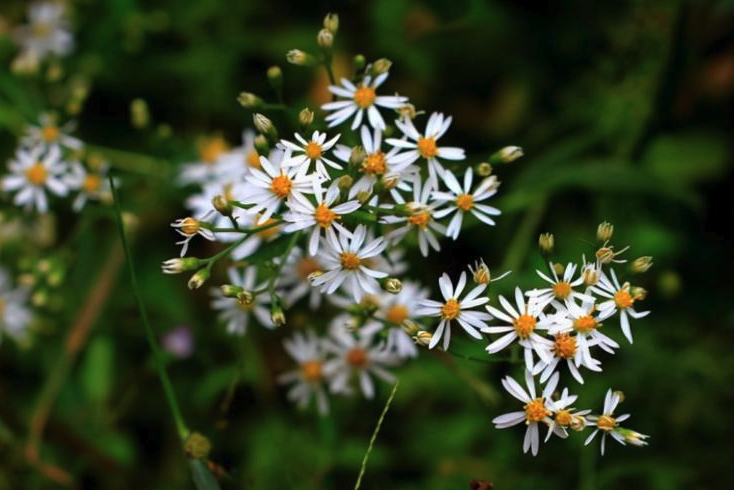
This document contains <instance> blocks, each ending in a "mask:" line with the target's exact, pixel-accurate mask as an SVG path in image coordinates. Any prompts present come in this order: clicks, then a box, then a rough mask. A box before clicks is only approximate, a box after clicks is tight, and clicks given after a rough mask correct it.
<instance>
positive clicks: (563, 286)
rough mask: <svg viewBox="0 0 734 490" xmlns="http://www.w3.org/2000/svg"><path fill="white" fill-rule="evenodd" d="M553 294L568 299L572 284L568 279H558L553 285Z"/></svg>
mask: <svg viewBox="0 0 734 490" xmlns="http://www.w3.org/2000/svg"><path fill="white" fill-rule="evenodd" d="M553 294H555V295H556V298H558V299H566V298H568V297H569V296H570V295H571V285H570V284H569V283H567V282H566V281H558V282H557V283H555V284H554V285H553Z"/></svg>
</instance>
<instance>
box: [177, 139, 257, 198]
mask: <svg viewBox="0 0 734 490" xmlns="http://www.w3.org/2000/svg"><path fill="white" fill-rule="evenodd" d="M197 151H198V156H199V159H198V161H195V162H192V163H187V164H185V165H184V166H183V167H182V168H181V171H180V173H179V176H178V182H179V183H180V184H182V185H186V184H198V185H201V186H204V185H207V184H211V183H220V182H222V181H235V180H236V179H239V178H240V177H241V175H237V176H236V178H234V179H225V175H226V174H227V173H229V172H231V169H232V167H233V166H234V165H240V164H241V159H242V156H241V155H239V154H237V153H234V152H231V151H230V148H229V145H228V144H227V142H226V141H225V139H224V138H223V137H222V136H218V135H215V136H210V137H207V138H202V139H200V140H199V141H198V142H197Z"/></svg>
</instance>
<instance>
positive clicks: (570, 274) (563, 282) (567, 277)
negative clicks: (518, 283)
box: [525, 262, 595, 310]
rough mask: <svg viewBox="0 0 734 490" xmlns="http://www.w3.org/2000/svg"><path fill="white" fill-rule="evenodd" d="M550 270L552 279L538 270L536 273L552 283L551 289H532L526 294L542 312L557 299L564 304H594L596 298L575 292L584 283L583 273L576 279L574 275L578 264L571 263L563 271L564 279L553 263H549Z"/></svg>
mask: <svg viewBox="0 0 734 490" xmlns="http://www.w3.org/2000/svg"><path fill="white" fill-rule="evenodd" d="M548 268H549V269H550V271H551V274H552V275H553V278H552V279H551V278H550V277H548V276H547V275H545V274H543V273H542V272H541V271H539V270H536V271H535V272H537V273H538V275H539V276H540V277H541V279H543V280H544V281H546V282H548V283H550V285H551V287H549V288H543V289H531V290H530V291H528V292H526V293H525V294H527V295H528V297H530V301H531V302H532V303H537V308H538V309H540V310H542V309H543V308H545V307H546V306H547V305H548V304H550V303H551V302H552V301H553V300H555V299H557V300H559V301H564V302H570V301H574V300H579V301H582V302H585V303H594V301H595V298H594V296H592V295H589V294H585V293H580V292H578V291H576V290H574V288H575V287H577V286H580V285H582V284H583V283H584V275H583V273H582V274H579V277H577V278H576V279H574V275H575V274H576V264H572V263H569V264H568V265H567V266H566V267H565V269H564V270H563V278H559V277H558V274H557V273H556V269H555V267H553V264H552V263H550V262H549V263H548Z"/></svg>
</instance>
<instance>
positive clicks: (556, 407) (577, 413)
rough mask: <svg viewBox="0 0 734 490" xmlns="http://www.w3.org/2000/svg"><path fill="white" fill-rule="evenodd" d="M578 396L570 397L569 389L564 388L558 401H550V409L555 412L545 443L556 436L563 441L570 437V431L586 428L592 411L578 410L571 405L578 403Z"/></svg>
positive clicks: (548, 404)
mask: <svg viewBox="0 0 734 490" xmlns="http://www.w3.org/2000/svg"><path fill="white" fill-rule="evenodd" d="M576 398H577V396H576V395H570V394H569V393H568V388H564V389H563V391H562V392H561V396H560V397H559V398H558V399H557V400H548V403H547V406H548V409H549V410H550V411H551V412H553V415H552V416H553V420H552V421H551V422H550V424H549V425H548V434H547V435H546V436H545V442H548V439H550V437H551V435H553V434H555V435H556V436H558V437H560V438H561V439H565V438H567V437H568V429H569V428H571V429H573V430H582V429H583V428H584V427H586V418H585V416H586V415H588V414H589V413H590V412H591V410H576V409H574V408H572V407H571V405H572V404H573V403H574V402H575V401H576Z"/></svg>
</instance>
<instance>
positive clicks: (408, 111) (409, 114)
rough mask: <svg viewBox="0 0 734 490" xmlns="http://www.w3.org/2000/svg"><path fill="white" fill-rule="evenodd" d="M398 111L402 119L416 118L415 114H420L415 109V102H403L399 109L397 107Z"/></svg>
mask: <svg viewBox="0 0 734 490" xmlns="http://www.w3.org/2000/svg"><path fill="white" fill-rule="evenodd" d="M395 110H396V111H397V113H398V116H399V118H400V119H411V120H412V119H415V116H417V115H418V111H417V110H416V109H415V106H414V105H413V104H403V105H401V106H400V107H398V108H397V109H395Z"/></svg>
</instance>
